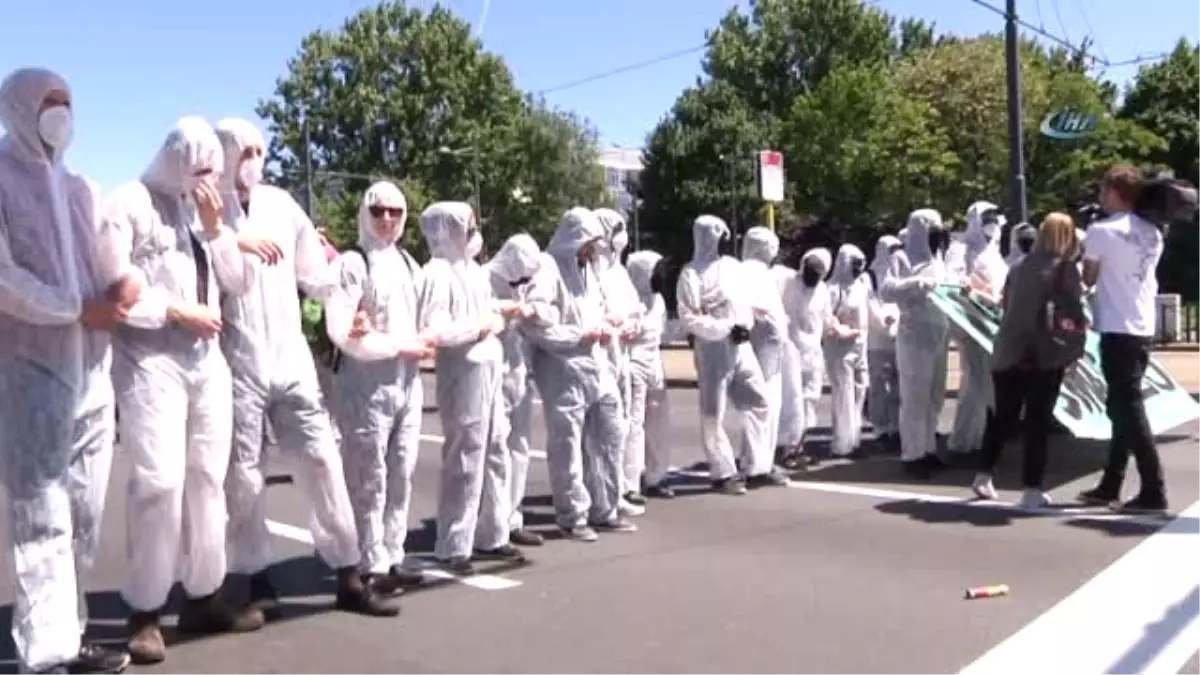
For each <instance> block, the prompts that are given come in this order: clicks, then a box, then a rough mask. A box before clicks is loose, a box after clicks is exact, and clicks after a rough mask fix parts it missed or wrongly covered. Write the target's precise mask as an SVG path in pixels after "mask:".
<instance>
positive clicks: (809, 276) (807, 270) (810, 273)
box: [800, 265, 824, 288]
mask: <svg viewBox="0 0 1200 675" xmlns="http://www.w3.org/2000/svg"><path fill="white" fill-rule="evenodd" d="M822 276H824V275H823V274H821V272H820V270H818V269H817V268H816V267H813V266H811V265H805V266H804V271H802V272H801V273H800V279H801V281H803V282H804V285H805V286H808V287H809V288H812V287H813V286H816V285H817V284H818V283H820V281H821V277H822Z"/></svg>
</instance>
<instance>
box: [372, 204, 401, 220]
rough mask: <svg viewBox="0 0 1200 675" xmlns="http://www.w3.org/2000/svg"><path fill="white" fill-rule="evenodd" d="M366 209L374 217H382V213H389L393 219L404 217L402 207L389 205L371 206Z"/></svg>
mask: <svg viewBox="0 0 1200 675" xmlns="http://www.w3.org/2000/svg"><path fill="white" fill-rule="evenodd" d="M368 210H369V211H370V212H371V216H372V217H375V218H382V217H383V216H384V215H389V216H391V217H392V218H395V219H400V218H403V217H404V209H401V208H393V207H390V206H372V207H371V208H370V209H368Z"/></svg>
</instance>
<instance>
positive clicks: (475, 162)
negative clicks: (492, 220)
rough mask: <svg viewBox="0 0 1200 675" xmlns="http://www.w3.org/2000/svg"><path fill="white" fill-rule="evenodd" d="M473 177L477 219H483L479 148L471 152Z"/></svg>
mask: <svg viewBox="0 0 1200 675" xmlns="http://www.w3.org/2000/svg"><path fill="white" fill-rule="evenodd" d="M471 175H472V178H473V180H474V181H475V217H476V218H479V219H482V218H483V196H482V195H480V194H479V147H478V146H476V147H475V148H474V150H472V152H471Z"/></svg>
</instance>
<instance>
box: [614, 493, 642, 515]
mask: <svg viewBox="0 0 1200 675" xmlns="http://www.w3.org/2000/svg"><path fill="white" fill-rule="evenodd" d="M617 512H618V513H620V514H621V515H623V516H625V517H626V518H637V517H638V516H642V515H645V514H646V507H644V506H638V505H637V504H634V503H632V502H629V501H626V500H625V499H624V498H622V499H621V501H620V502H618V503H617Z"/></svg>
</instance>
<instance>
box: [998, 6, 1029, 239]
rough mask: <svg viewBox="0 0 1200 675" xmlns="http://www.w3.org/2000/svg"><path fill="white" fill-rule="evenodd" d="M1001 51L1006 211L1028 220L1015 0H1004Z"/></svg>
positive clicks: (1019, 48)
mask: <svg viewBox="0 0 1200 675" xmlns="http://www.w3.org/2000/svg"><path fill="white" fill-rule="evenodd" d="M1004 23H1005V26H1004V55H1005V60H1006V61H1007V65H1006V68H1005V70H1006V75H1007V77H1006V78H1005V79H1006V80H1007V84H1008V170H1009V174H1010V176H1009V180H1010V185H1009V191H1010V195H1009V200H1010V201H1011V207H1010V208H1009V212H1010V213H1011V215H1012V217H1014V218H1015V219H1016V220H1015V221H1014V224H1015V223H1025V222H1029V207H1028V205H1027V204H1026V203H1025V147H1024V139H1023V138H1022V135H1023V133H1024V122H1023V120H1022V117H1021V45H1020V37H1021V36H1020V32H1019V30H1018V27H1017V0H1006V3H1005V12H1004Z"/></svg>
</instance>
